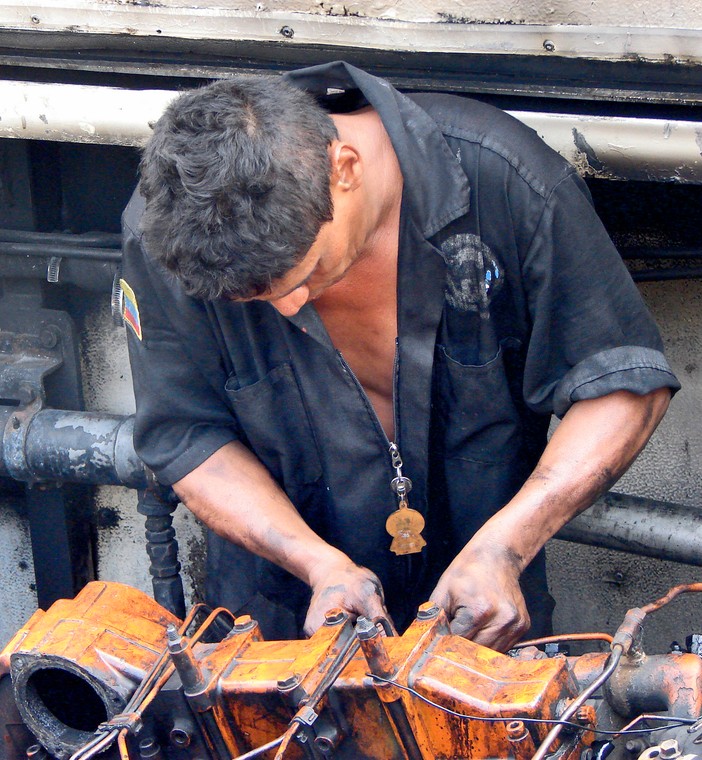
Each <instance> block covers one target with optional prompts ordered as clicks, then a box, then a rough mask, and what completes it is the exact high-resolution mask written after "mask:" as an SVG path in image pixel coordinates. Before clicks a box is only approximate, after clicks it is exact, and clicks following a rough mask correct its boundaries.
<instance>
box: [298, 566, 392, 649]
mask: <svg viewBox="0 0 702 760" xmlns="http://www.w3.org/2000/svg"><path fill="white" fill-rule="evenodd" d="M310 586H311V587H312V599H311V601H310V606H309V610H308V611H307V618H306V620H305V626H304V631H305V634H306V635H307V636H311V635H312V634H313V633H314V632H315V631H316V630H317V629H318V628H319V627H320V626H322V624H323V623H324V615H325V613H326V612H327V611H329V610H331V609H333V608H335V607H340V608H341V609H342V610H345V611H346V612H348V613H349V615H350V616H351V618H352V619H354V620H355V619H356V618H357V617H360V616H361V615H363V616H364V617H367V618H370V619H371V620H374V619H375V618H377V617H384V618H387V619H388V620H390V616H389V614H388V611H387V609H386V608H385V598H384V596H383V588H382V586H381V585H380V581H379V580H378V577H377V576H376V575H375V573H372V572H371V571H370V570H368V568H366V567H361V566H359V565H356V564H354V563H353V562H352V561H351V560H350V559H346V560H345V561H344V560H341V561H339V562H337V563H334V564H333V565H331V566H330V565H327V564H324V563H320V564H319V565H318V566H317V567H315V569H314V571H313V572H312V574H311V576H310Z"/></svg>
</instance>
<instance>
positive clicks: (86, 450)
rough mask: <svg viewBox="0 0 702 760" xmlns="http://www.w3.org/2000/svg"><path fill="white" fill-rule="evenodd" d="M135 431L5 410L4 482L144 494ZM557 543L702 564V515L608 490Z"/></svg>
mask: <svg viewBox="0 0 702 760" xmlns="http://www.w3.org/2000/svg"><path fill="white" fill-rule="evenodd" d="M15 418H17V421H16V423H15V424H13V420H14V419H15ZM15 425H17V427H16V426H15ZM133 429H134V418H133V417H131V416H130V417H122V416H119V415H112V414H100V413H96V412H74V411H65V410H60V409H43V410H41V411H38V412H36V413H35V414H34V415H31V416H30V417H29V418H27V419H26V420H25V419H23V418H22V416H21V415H19V414H18V413H17V410H16V409H15V408H12V407H0V430H4V431H5V432H4V435H3V437H2V440H0V476H9V477H12V478H14V479H15V480H20V481H24V482H35V481H42V480H43V481H68V482H78V483H94V484H102V485H124V486H128V487H130V488H145V487H146V486H147V484H148V482H149V479H148V476H147V471H146V468H145V466H144V464H143V463H142V462H141V460H140V459H139V458H138V456H137V455H136V453H135V451H134V443H133V440H132V433H133ZM21 437H23V438H24V440H23V444H22V445H21V446H18V445H15V444H16V441H15V438H18V439H19V438H21ZM556 538H558V539H561V540H564V541H573V542H575V543H581V544H589V545H593V546H600V547H604V548H607V549H618V550H620V551H626V552H630V553H632V554H639V555H643V556H648V557H657V558H659V559H667V560H671V561H673V562H683V563H687V564H690V565H697V566H702V510H700V509H699V508H697V507H690V506H686V505H683V504H672V503H668V502H662V501H656V500H653V499H644V498H641V497H637V496H630V495H627V494H619V493H614V492H610V493H608V494H606V495H605V496H604V497H602V498H600V499H599V500H598V501H597V502H596V503H595V504H594V505H593V506H592V507H590V509H588V510H586V511H585V512H583V513H582V514H581V515H579V516H578V517H576V518H574V519H573V520H571V521H570V523H568V525H566V526H564V527H563V528H561V530H560V531H559V532H558V534H557V535H556Z"/></svg>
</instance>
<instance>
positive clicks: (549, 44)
mask: <svg viewBox="0 0 702 760" xmlns="http://www.w3.org/2000/svg"><path fill="white" fill-rule="evenodd" d="M555 49H556V45H555V43H554V42H553V40H544V50H548V52H549V53H553V51H554V50H555Z"/></svg>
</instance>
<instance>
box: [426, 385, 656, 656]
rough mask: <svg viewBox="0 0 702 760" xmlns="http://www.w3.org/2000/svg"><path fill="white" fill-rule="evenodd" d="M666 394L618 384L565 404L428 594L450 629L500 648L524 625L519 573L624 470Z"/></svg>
mask: <svg viewBox="0 0 702 760" xmlns="http://www.w3.org/2000/svg"><path fill="white" fill-rule="evenodd" d="M669 400H670V392H669V391H668V389H667V388H665V389H661V390H658V391H654V392H653V393H649V394H648V395H646V396H637V395H635V394H633V393H629V392H627V391H619V392H617V393H613V394H611V395H609V396H603V397H602V398H598V399H593V400H588V401H580V402H578V403H576V404H574V405H573V406H572V407H571V409H570V410H569V411H568V413H567V414H566V416H565V417H564V418H563V421H562V422H561V424H560V425H559V426H558V428H557V429H556V431H555V432H554V434H553V436H552V437H551V440H550V441H549V443H548V446H547V447H546V449H545V450H544V453H543V455H542V457H541V459H540V460H539V463H538V465H537V466H536V469H535V470H534V472H533V473H532V475H531V476H530V477H529V479H528V480H527V481H526V483H525V484H524V486H523V487H522V488H521V489H520V490H519V492H518V493H517V494H516V495H515V497H514V498H513V499H512V500H511V501H510V502H509V503H508V504H507V505H506V506H505V507H503V508H502V509H501V510H500V511H499V512H498V513H497V514H496V515H494V516H493V517H492V518H490V520H488V521H487V522H486V523H485V525H483V526H482V528H480V530H478V531H477V533H476V534H475V535H474V536H473V538H472V539H471V540H470V541H469V542H468V544H466V546H465V547H464V549H463V550H462V551H461V552H459V554H458V556H457V557H456V558H455V559H454V560H453V562H452V563H451V565H450V566H449V567H448V569H447V570H446V572H445V573H444V574H443V576H442V577H441V579H440V580H439V583H438V584H437V586H436V589H435V590H434V592H433V593H432V599H433V600H434V601H436V602H438V603H439V604H441V605H442V606H443V607H444V609H446V611H447V613H448V614H449V617H450V618H451V630H452V631H453V632H454V633H458V634H460V635H462V636H466V637H468V638H472V639H473V640H474V641H477V642H478V643H481V644H485V645H487V646H491V647H493V648H495V649H501V650H503V651H504V650H506V649H508V648H509V647H510V646H511V645H512V644H514V643H515V642H516V641H517V640H518V639H519V638H520V637H521V635H522V634H523V633H524V632H525V631H526V630H527V629H528V627H529V615H528V613H527V610H526V605H525V603H524V598H523V596H522V593H521V589H520V587H519V576H520V574H521V572H522V571H523V570H524V568H525V567H526V566H527V565H528V564H529V562H530V561H531V560H532V559H533V558H534V557H535V555H536V554H537V553H538V551H539V550H540V549H541V548H542V547H543V546H544V544H545V543H546V541H547V540H548V539H549V538H551V537H552V536H553V535H555V533H556V532H557V531H558V530H559V529H560V528H561V527H562V526H563V525H565V523H567V522H568V520H570V519H571V518H573V517H575V515H577V514H578V513H579V512H581V511H582V510H584V509H586V508H587V507H588V506H590V505H591V504H592V503H593V501H594V500H595V499H596V498H597V497H598V496H599V495H600V494H601V493H603V492H604V491H606V490H607V489H608V488H609V487H610V486H611V485H612V484H613V483H614V482H615V481H616V480H617V479H618V478H619V477H620V476H621V475H622V474H623V473H624V472H625V471H626V469H627V468H628V466H629V465H630V464H631V462H632V461H633V460H634V459H635V457H636V455H637V454H638V453H639V452H640V451H641V449H642V448H643V447H644V446H645V444H646V442H647V441H648V439H649V438H650V436H651V434H652V433H653V431H654V430H655V428H656V426H657V425H658V422H659V421H660V419H661V418H662V417H663V415H664V414H665V411H666V409H667V407H668V402H669Z"/></svg>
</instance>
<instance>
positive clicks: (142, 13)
mask: <svg viewBox="0 0 702 760" xmlns="http://www.w3.org/2000/svg"><path fill="white" fill-rule="evenodd" d="M624 6H626V7H624ZM584 7H586V8H587V11H583V8H584ZM630 8H634V12H630ZM2 29H18V30H25V31H26V30H34V31H37V32H65V33H71V34H75V35H76V37H78V36H79V35H80V34H81V33H92V34H109V35H132V36H150V37H171V38H179V39H207V40H252V41H277V42H282V43H284V44H288V45H297V44H300V43H303V44H315V45H334V46H337V47H342V48H343V47H362V48H372V49H377V50H394V51H406V52H420V51H424V52H446V53H468V52H472V53H494V54H513V53H524V54H531V55H554V54H556V55H560V56H566V57H584V58H593V59H604V60H621V59H630V58H632V57H635V58H641V59H644V60H650V61H660V62H670V61H671V60H672V61H677V62H680V63H702V44H701V41H700V40H701V34H702V4H701V3H699V2H698V0H680V2H679V3H676V4H675V5H673V4H672V3H655V2H652V0H638V2H636V3H634V4H633V5H631V6H630V5H629V4H625V3H621V2H619V3H615V2H612V1H611V0H608V1H607V2H602V1H600V2H597V1H596V0H593V1H592V2H591V3H589V4H587V6H584V5H583V4H582V3H577V4H576V3H574V2H571V0H568V1H567V2H566V1H565V0H561V2H560V3H553V4H548V5H544V4H543V3H540V2H529V3H524V4H520V3H518V4H516V5H512V6H509V8H508V9H505V10H504V12H503V13H500V14H499V15H498V13H496V12H495V4H494V3H490V2H489V0H484V1H483V2H481V3H478V4H473V3H471V2H466V0H463V2H455V3H451V4H450V5H439V4H437V3H434V2H432V1H431V0H394V1H393V0H390V1H389V2H388V0H383V1H382V2H376V1H374V0H360V1H359V2H355V3H353V2H352V3H350V4H349V3H340V2H331V3H330V2H327V0H312V1H310V0H289V1H286V2H284V3H283V2H271V1H270V0H259V2H251V0H247V1H246V2H242V0H240V1H239V2H238V3H232V4H223V3H216V2H211V1H209V0H201V2H199V3H193V2H192V1H189V2H188V1H186V0H170V2H159V3H157V4H153V5H152V4H150V3H148V2H141V3H139V4H137V3H134V2H128V1H126V0H101V1H100V2H94V0H73V2H61V1H57V2H44V3H31V4H30V3H21V2H10V1H3V0H0V30H2ZM545 43H546V44H545ZM77 44H79V43H77Z"/></svg>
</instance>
